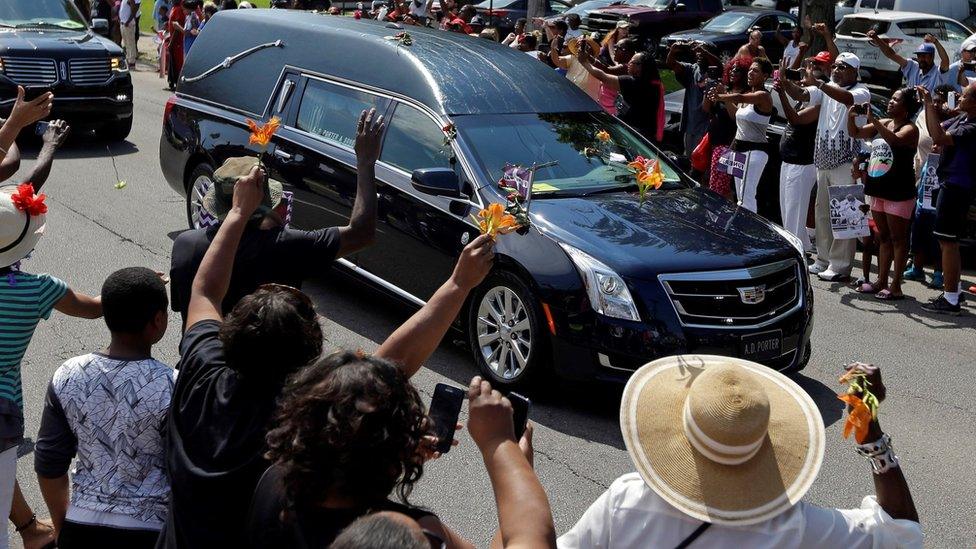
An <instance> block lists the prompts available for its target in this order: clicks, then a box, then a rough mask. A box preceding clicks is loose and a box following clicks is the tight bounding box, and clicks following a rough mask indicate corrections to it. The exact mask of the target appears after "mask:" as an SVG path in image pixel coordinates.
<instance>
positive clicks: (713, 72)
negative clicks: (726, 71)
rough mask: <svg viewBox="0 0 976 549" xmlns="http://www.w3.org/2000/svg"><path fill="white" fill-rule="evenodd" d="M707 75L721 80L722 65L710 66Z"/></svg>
mask: <svg viewBox="0 0 976 549" xmlns="http://www.w3.org/2000/svg"><path fill="white" fill-rule="evenodd" d="M705 75H706V76H707V77H708V79H709V80H719V79H721V78H722V67H708V68H707V69H705Z"/></svg>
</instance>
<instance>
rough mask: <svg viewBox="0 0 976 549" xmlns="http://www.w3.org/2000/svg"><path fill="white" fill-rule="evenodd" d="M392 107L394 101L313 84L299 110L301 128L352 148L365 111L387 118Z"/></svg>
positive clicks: (316, 81)
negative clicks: (369, 110)
mask: <svg viewBox="0 0 976 549" xmlns="http://www.w3.org/2000/svg"><path fill="white" fill-rule="evenodd" d="M389 104H390V100H389V99H386V98H383V97H377V96H375V95H372V94H369V93H365V92H361V91H358V90H353V89H349V88H344V87H342V86H336V85H334V84H329V83H327V82H320V81H318V80H309V82H308V86H306V87H305V93H304V94H303V95H302V102H301V105H300V106H299V108H298V123H297V127H298V129H300V130H304V131H307V132H309V133H314V134H316V135H321V136H322V137H324V138H325V139H326V140H328V141H331V142H332V143H335V144H337V145H342V146H345V147H349V148H352V147H353V146H354V145H355V144H356V126H357V125H358V124H359V114H360V113H361V112H362V111H363V109H368V108H375V109H376V112H378V113H380V114H383V113H385V112H386V109H387V107H388V106H389Z"/></svg>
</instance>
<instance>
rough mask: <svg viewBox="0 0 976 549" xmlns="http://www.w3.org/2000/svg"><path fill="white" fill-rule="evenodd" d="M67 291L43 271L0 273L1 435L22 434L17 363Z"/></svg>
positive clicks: (22, 408) (13, 437)
mask: <svg viewBox="0 0 976 549" xmlns="http://www.w3.org/2000/svg"><path fill="white" fill-rule="evenodd" d="M11 281H13V284H11ZM67 291H68V285H67V284H65V283H64V282H62V281H60V280H58V279H57V278H54V277H53V276H49V275H46V274H42V275H33V274H28V273H22V272H18V271H14V272H10V273H8V274H5V275H4V276H0V438H4V439H16V438H20V437H23V436H24V396H23V394H22V393H21V385H20V362H21V360H23V358H24V353H26V352H27V346H28V345H30V341H31V338H32V337H34V330H35V329H36V328H37V324H38V322H40V321H41V319H42V318H43V319H47V318H49V317H50V316H51V311H52V310H53V309H54V305H55V304H56V303H57V302H58V301H60V300H61V298H62V297H64V294H65V293H66V292H67Z"/></svg>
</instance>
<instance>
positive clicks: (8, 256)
mask: <svg viewBox="0 0 976 549" xmlns="http://www.w3.org/2000/svg"><path fill="white" fill-rule="evenodd" d="M24 215H27V214H26V213H25V214H24ZM45 217H46V216H45V215H44V214H40V215H35V216H31V218H30V222H29V224H28V226H27V231H26V232H25V233H24V237H23V238H21V239H20V242H18V243H17V244H16V245H15V246H13V247H12V248H10V249H9V250H6V251H4V252H0V268H4V267H9V266H11V265H13V264H14V263H17V262H18V261H20V260H21V259H24V258H25V257H27V256H28V255H30V253H31V252H32V251H34V248H36V247H37V243H38V242H40V240H41V237H42V236H43V235H44V228H45V226H46V225H45ZM20 226H21V227H23V225H20Z"/></svg>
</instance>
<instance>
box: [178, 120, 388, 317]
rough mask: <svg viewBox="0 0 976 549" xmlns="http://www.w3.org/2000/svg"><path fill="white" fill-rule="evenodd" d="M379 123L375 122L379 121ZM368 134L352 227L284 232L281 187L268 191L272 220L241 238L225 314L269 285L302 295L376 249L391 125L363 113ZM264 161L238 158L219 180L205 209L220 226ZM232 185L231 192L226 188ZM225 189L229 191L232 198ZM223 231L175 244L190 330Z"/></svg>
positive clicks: (360, 150)
mask: <svg viewBox="0 0 976 549" xmlns="http://www.w3.org/2000/svg"><path fill="white" fill-rule="evenodd" d="M374 119H375V120H374ZM359 128H360V130H361V131H359V133H358V134H357V137H356V162H357V164H358V166H357V173H358V180H357V189H356V200H355V202H354V203H353V208H352V215H351V217H350V218H349V224H348V225H346V226H345V227H329V228H326V229H319V230H315V231H302V230H298V229H292V228H288V227H284V226H283V222H282V219H283V217H284V211H283V210H284V208H285V205H284V204H283V203H281V201H280V197H281V187H280V184H277V183H276V182H274V183H275V184H274V185H272V189H271V190H270V191H266V192H265V195H264V198H263V203H262V205H263V206H264V207H263V208H261V209H259V211H261V212H265V215H261V214H258V215H257V217H256V218H252V219H251V220H250V221H249V223H248V226H247V229H246V230H245V231H244V235H243V236H242V237H241V243H240V247H239V248H238V250H237V254H236V256H235V258H234V262H235V264H234V272H233V276H232V278H231V281H230V287H229V289H228V291H227V295H226V297H225V298H224V302H223V306H222V309H221V311H222V312H223V313H224V314H227V313H228V312H230V310H231V309H233V308H234V305H235V304H236V303H237V302H238V301H240V299H241V298H242V297H244V296H246V295H248V294H249V293H251V292H253V291H254V290H255V289H256V288H258V287H259V286H261V285H262V284H268V283H277V284H284V285H287V286H292V287H295V288H301V285H302V280H304V279H305V278H308V277H310V276H313V275H315V274H320V273H323V272H325V271H326V270H327V269H328V268H329V267H330V266H331V265H332V262H333V261H335V259H336V258H339V257H343V256H345V255H349V254H351V253H353V252H356V251H359V250H361V249H363V248H365V247H367V246H369V245H370V244H372V243H373V240H374V237H375V234H376V182H375V180H374V168H375V166H376V160H377V159H378V158H379V153H380V142H381V138H382V135H383V117H382V116H379V117H376V113H375V110H370V111H363V112H362V115H361V116H360V119H359ZM256 163H257V161H256V159H251V158H231V159H229V160H228V161H227V162H225V163H224V165H223V166H222V167H221V168H220V169H218V170H217V172H216V173H215V174H214V179H215V180H216V181H215V184H214V185H213V187H212V189H211V193H209V194H208V195H207V197H206V198H205V199H204V206H205V207H206V208H207V209H208V210H209V211H210V213H211V214H213V215H214V216H215V217H217V218H218V219H223V218H224V217H225V216H226V215H227V212H228V210H229V209H230V198H231V197H230V194H231V193H230V192H229V188H230V187H231V186H232V185H233V181H234V179H236V178H237V177H243V176H245V175H246V174H247V173H248V172H249V171H250V169H251V167H252V166H253V165H255V164H256ZM224 179H229V184H228V185H222V184H221V182H222V181H223V180H224ZM224 187H227V189H226V190H225V188H224ZM218 228H219V226H214V227H208V228H204V229H195V230H191V231H186V232H184V233H182V234H180V235H179V236H178V237H177V238H176V241H174V242H173V253H172V255H171V266H170V280H171V284H170V288H171V290H170V291H171V294H172V297H171V299H170V301H171V304H172V305H171V306H172V308H173V311H176V312H178V313H180V315H181V316H182V317H183V322H184V325H186V310H187V307H188V306H189V302H190V287H191V285H192V283H193V277H194V276H196V273H197V269H198V268H199V267H200V262H201V261H202V260H203V255H204V254H205V253H206V252H207V248H209V247H210V244H211V242H213V240H214V238H215V237H216V235H217V230H218Z"/></svg>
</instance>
